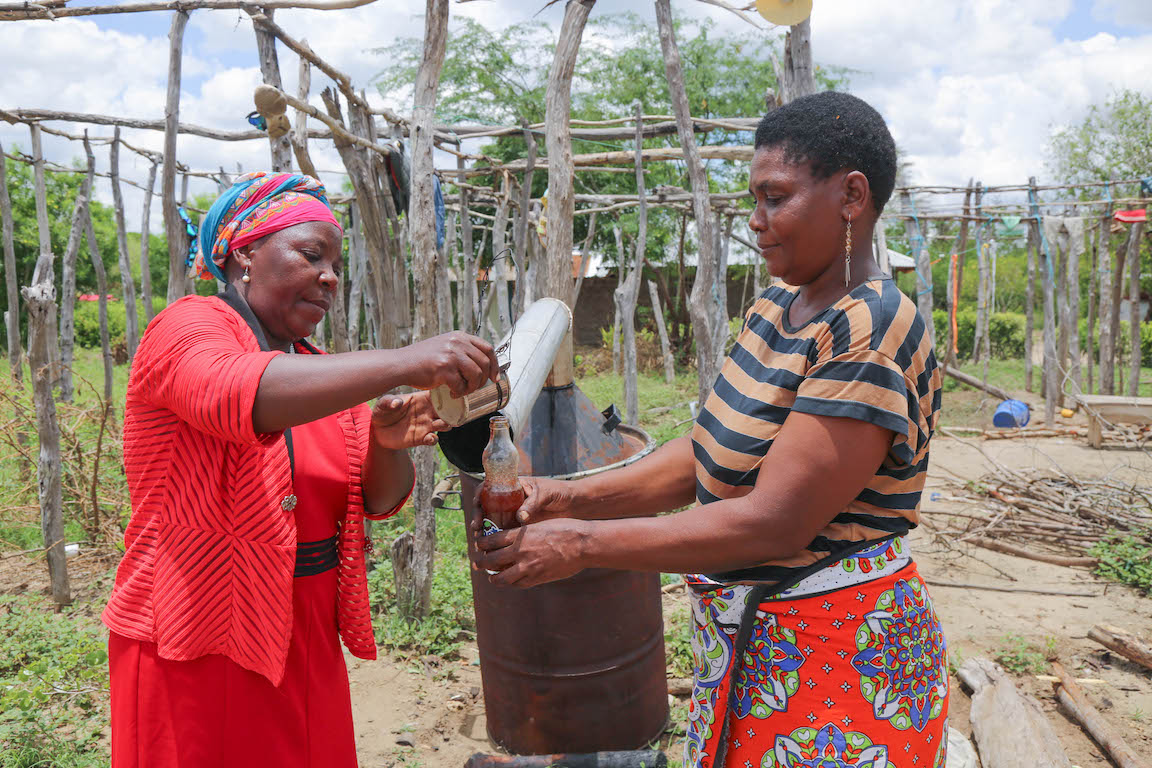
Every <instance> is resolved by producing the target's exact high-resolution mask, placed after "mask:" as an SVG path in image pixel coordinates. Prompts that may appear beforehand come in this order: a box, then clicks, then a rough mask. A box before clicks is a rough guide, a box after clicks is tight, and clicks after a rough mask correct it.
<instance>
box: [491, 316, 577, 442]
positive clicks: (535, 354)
mask: <svg viewBox="0 0 1152 768" xmlns="http://www.w3.org/2000/svg"><path fill="white" fill-rule="evenodd" d="M571 328H572V310H570V309H568V305H567V304H565V303H564V302H563V301H560V299H540V300H538V301H536V302H533V304H532V305H531V306H530V307H528V309H526V310H525V311H524V314H523V315H521V316H520V319H519V320H517V321H516V325H515V326H513V328H512V330H511V331H509V332H508V335H507V336H505V337H504V338H503V339H501V341H500V344H501V345H503V344H507V345H508V352H507V354H508V359H509V361H510V363H509V365H508V382H509V386H510V388H511V394H510V395H509V397H508V404H507V405H506V406H504V407H503V408H502V409H501V412H502V413H503V414H504V415H505V416H507V417H508V422H509V423H510V424H511V426H512V434H514V435H516V434H520V433H521V432H522V430H523V428H524V424H525V423H526V422H527V420H528V414H529V413H531V411H532V404H533V403H535V402H536V398H537V396H539V394H540V390H541V388H542V387H543V386H544V382H545V381H547V380H548V377H549V374H550V373H552V368H553V365H554V364H555V363H556V362H557V353H558V352H560V351H561V350H562V348H563V347H564V340H565V339H568V338H570V331H571ZM568 349H569V352H568V354H569V357H571V348H570V347H569V348H568ZM567 366H568V368H569V369H571V367H572V361H571V359H569V360H568V363H567ZM568 383H571V379H569V382H568Z"/></svg>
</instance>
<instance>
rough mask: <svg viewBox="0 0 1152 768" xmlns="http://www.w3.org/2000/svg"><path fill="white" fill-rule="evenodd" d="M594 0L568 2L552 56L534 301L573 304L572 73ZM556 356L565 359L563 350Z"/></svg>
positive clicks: (547, 92)
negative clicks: (541, 248) (541, 243)
mask: <svg viewBox="0 0 1152 768" xmlns="http://www.w3.org/2000/svg"><path fill="white" fill-rule="evenodd" d="M595 4H596V0H568V2H567V4H566V5H565V7H564V21H563V23H562V24H561V25H560V36H559V39H558V40H557V41H556V54H555V57H554V58H553V59H552V70H551V72H549V74H548V88H547V91H546V93H545V108H546V113H545V115H546V116H545V120H544V122H545V125H544V143H545V146H546V147H547V150H548V243H547V245H546V252H545V257H544V264H543V265H541V267H542V268H540V269H538V270H537V272H536V281H537V285H536V292H535V298H538V299H542V298H546V297H553V298H557V299H560V300H561V301H563V302H564V303H566V304H568V305H569V306H571V305H572V218H573V215H574V212H575V210H576V201H575V198H574V197H573V194H574V193H575V190H574V189H573V177H574V176H575V171H574V165H573V161H572V134H571V131H572V128H571V114H572V74H573V72H574V71H575V69H576V57H577V54H578V53H579V51H580V38H581V37H582V36H583V34H584V26H585V24H586V23H587V21H588V16H589V14H591V13H592V6H593V5H595ZM560 354H565V353H564V352H563V351H561V352H560Z"/></svg>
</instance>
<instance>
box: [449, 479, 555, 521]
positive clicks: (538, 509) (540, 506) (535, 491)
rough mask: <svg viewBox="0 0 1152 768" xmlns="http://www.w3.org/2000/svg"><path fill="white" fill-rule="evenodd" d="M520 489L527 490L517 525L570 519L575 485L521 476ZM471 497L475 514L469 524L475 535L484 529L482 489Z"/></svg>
mask: <svg viewBox="0 0 1152 768" xmlns="http://www.w3.org/2000/svg"><path fill="white" fill-rule="evenodd" d="M519 479H520V487H521V488H523V489H524V503H523V504H521V505H520V509H519V510H517V511H516V522H517V523H519V524H520V525H528V524H529V523H538V522H540V521H541V520H551V519H553V518H557V517H571V516H572V508H573V497H574V492H573V489H572V482H571V481H568V480H551V479H549V478H546V477H521V478H519ZM482 487H483V485H478V486H477V487H476V493H475V494H473V496H472V509H473V510H475V514H474V515H473V516H472V521H471V523H470V524H469V525H470V527H471V529H472V533H473V534H476V533H479V532H480V529H481V528H482V527H483V526H484V510H483V509H482V508H481V506H480V489H481V488H482Z"/></svg>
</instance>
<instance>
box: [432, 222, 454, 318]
mask: <svg viewBox="0 0 1152 768" xmlns="http://www.w3.org/2000/svg"><path fill="white" fill-rule="evenodd" d="M445 218H446V221H445V222H444V246H443V247H442V248H441V249H440V253H439V254H438V256H437V258H438V261H439V263H440V268H439V269H437V270H436V316H437V318H438V319H439V325H440V333H448V332H449V331H451V330H452V329H453V328H454V327H455V321H454V320H453V315H452V280H451V277H450V275H451V270H452V269H453V268H454V266H455V264H456V214H455V213H452V212H445Z"/></svg>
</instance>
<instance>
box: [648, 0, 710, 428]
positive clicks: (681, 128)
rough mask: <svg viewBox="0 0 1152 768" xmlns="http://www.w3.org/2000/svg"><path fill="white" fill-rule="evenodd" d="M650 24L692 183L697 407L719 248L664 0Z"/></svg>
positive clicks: (704, 386) (705, 383)
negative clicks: (696, 248) (660, 53)
mask: <svg viewBox="0 0 1152 768" xmlns="http://www.w3.org/2000/svg"><path fill="white" fill-rule="evenodd" d="M656 24H657V26H658V27H659V31H660V48H661V50H662V51H663V54H664V74H665V77H666V78H667V80H668V92H669V94H670V95H671V97H672V112H673V114H675V115H676V131H677V134H678V135H679V138H680V146H682V147H683V148H684V165H685V166H686V167H687V170H688V178H689V180H690V182H691V186H692V213H693V215H694V216H695V218H696V234H697V240H698V244H699V254H698V266H697V268H696V280H695V282H694V283H693V284H692V295H691V299H690V300H689V307H688V308H689V312H690V314H691V316H692V329H693V335H694V336H695V339H696V365H697V369H698V373H699V376H700V381H699V386H698V390H697V402H698V403H699V407H701V408H703V407H704V401H705V400H706V399H707V398H708V393H709V392H711V391H712V384H713V383H714V382H715V380H716V374H717V373H718V372H719V368H718V367H717V360H718V359H719V358H718V356H717V354H716V350H715V339H716V319H717V317H718V316H719V315H720V312H719V311H717V304H718V302H719V297H718V296H716V294H715V292H714V291H713V288H714V287H715V284H716V269H717V263H718V261H719V254H717V253H716V239H715V237H714V236H713V234H712V216H711V213H710V211H709V204H708V194H709V193H708V177H707V174H706V173H705V171H704V164H703V163H702V162H701V160H700V151H699V148H698V147H697V146H696V134H695V131H694V130H693V127H692V113H691V111H690V109H689V108H688V94H687V91H686V90H685V87H684V72H683V68H682V66H681V63H680V48H679V46H678V45H677V43H676V32H675V29H674V28H673V25H672V8H671V5H670V3H669V0H656Z"/></svg>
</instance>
